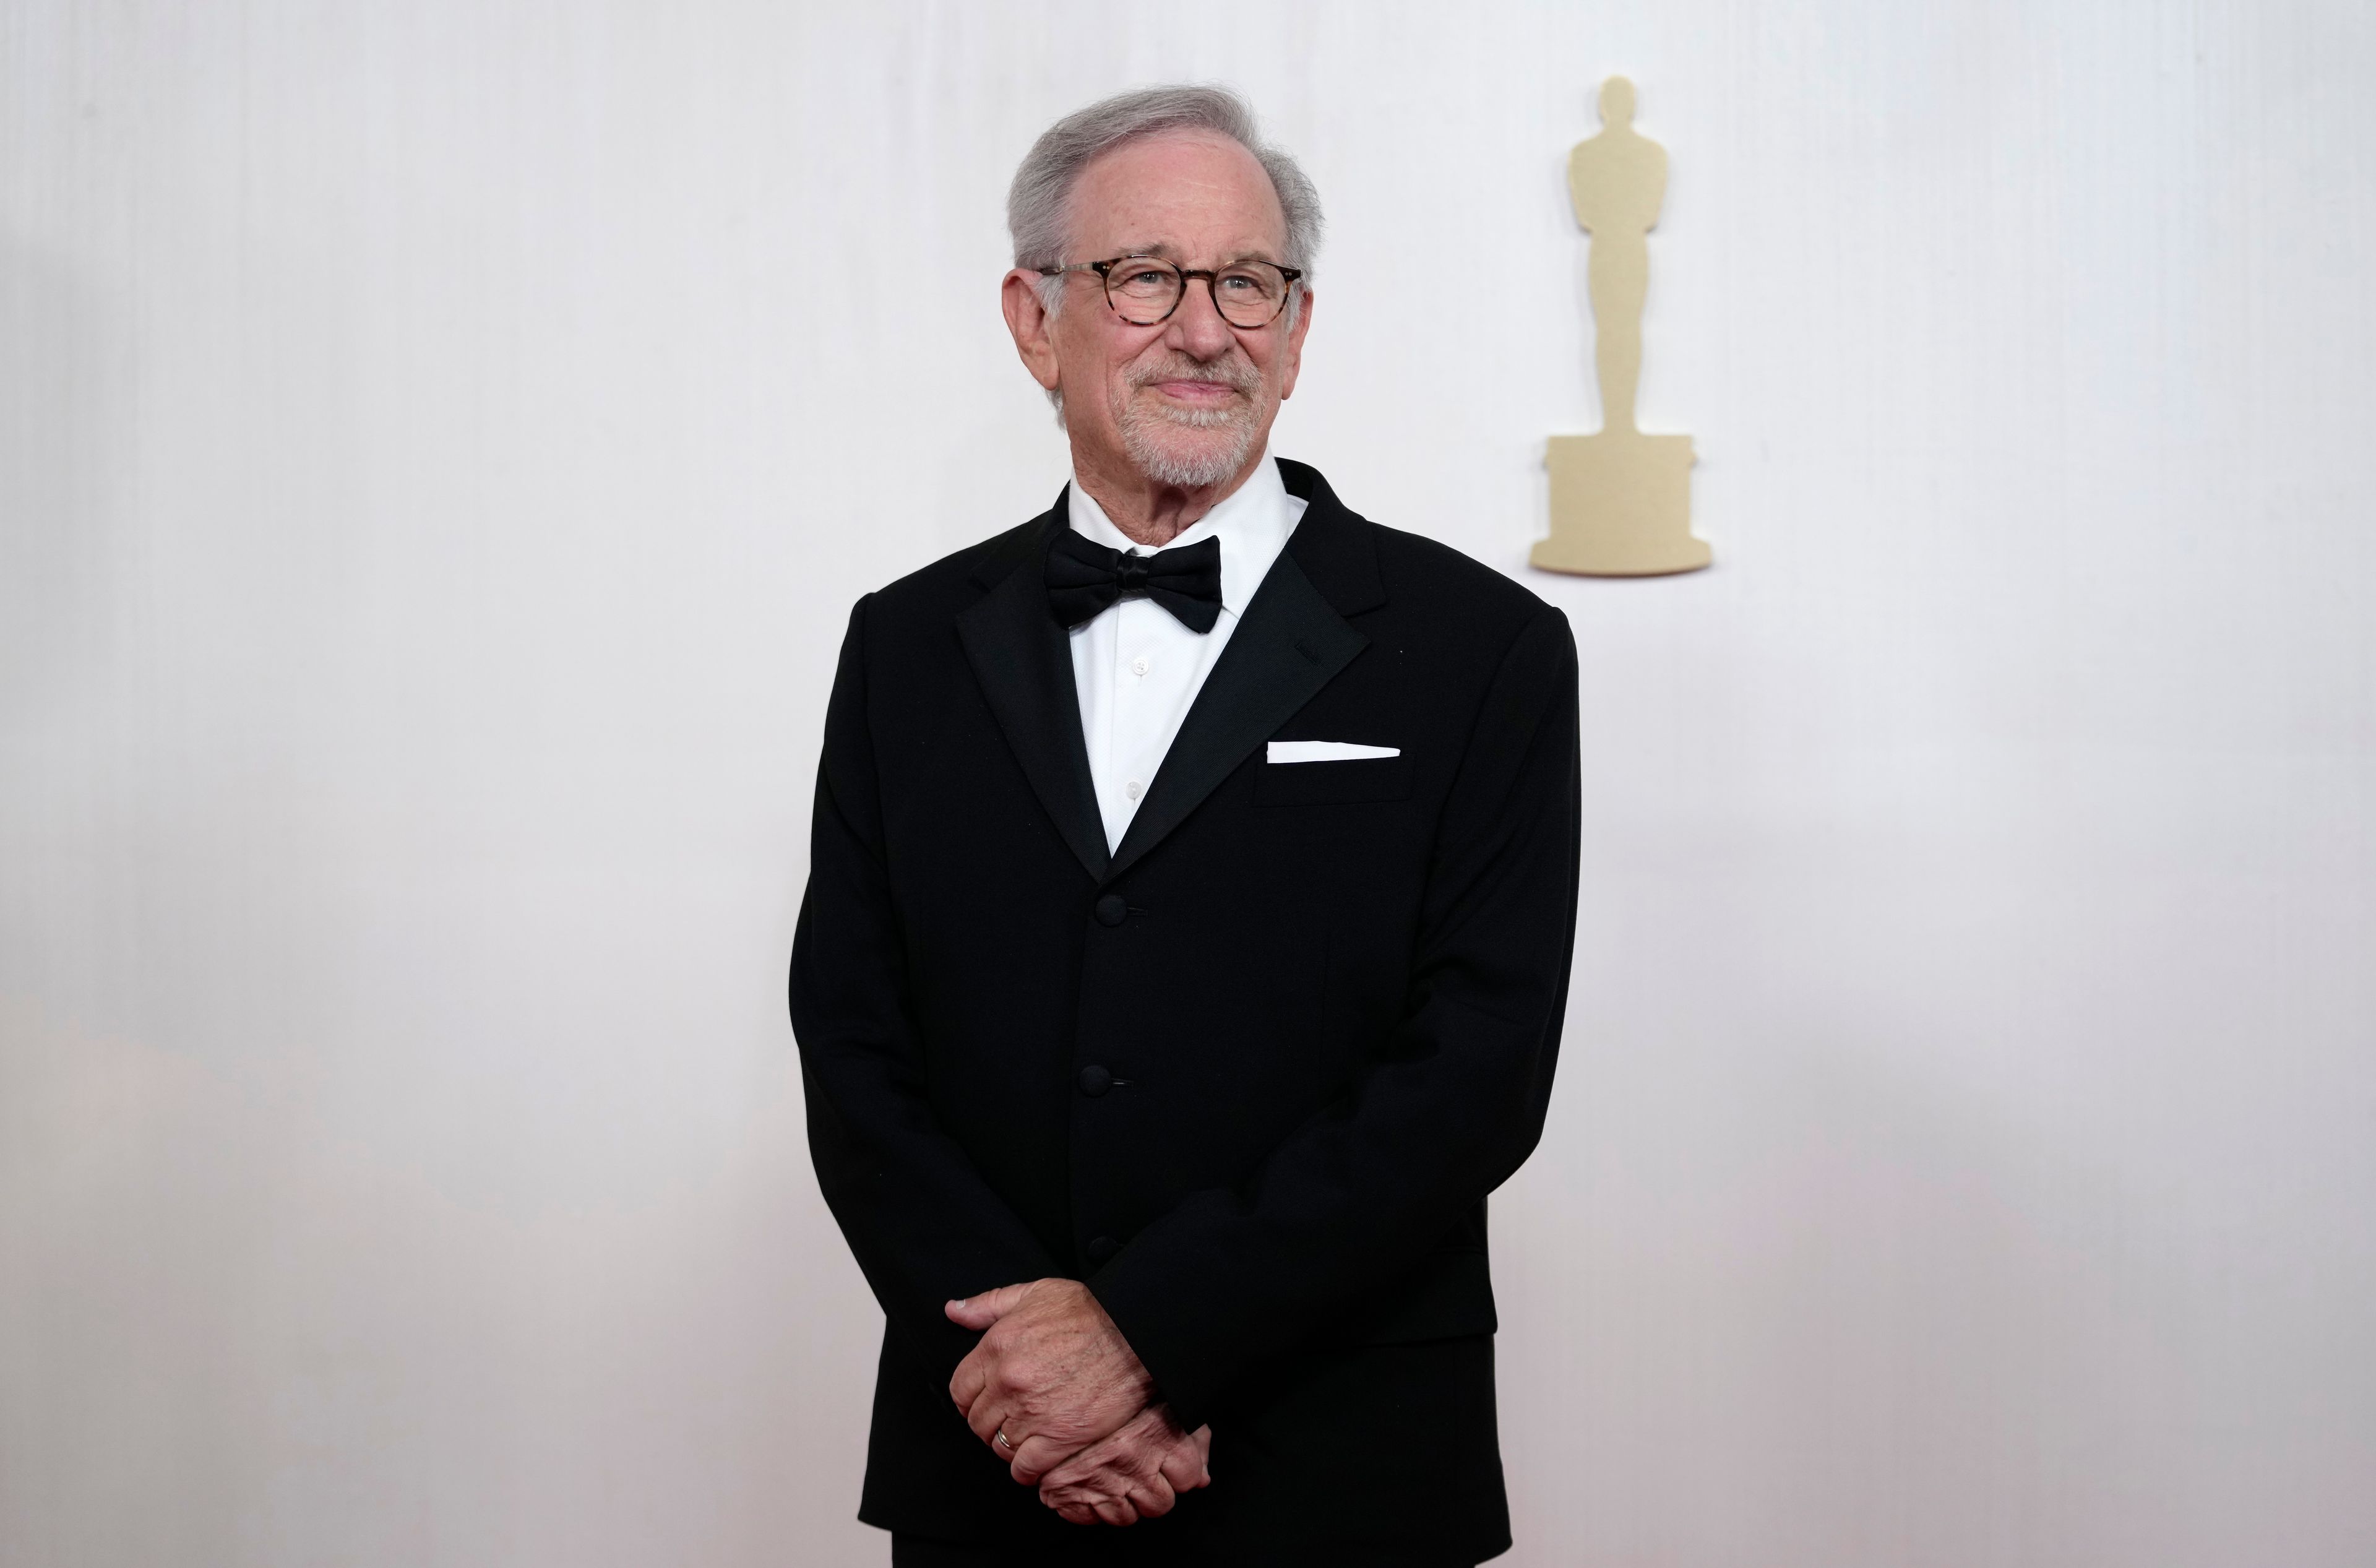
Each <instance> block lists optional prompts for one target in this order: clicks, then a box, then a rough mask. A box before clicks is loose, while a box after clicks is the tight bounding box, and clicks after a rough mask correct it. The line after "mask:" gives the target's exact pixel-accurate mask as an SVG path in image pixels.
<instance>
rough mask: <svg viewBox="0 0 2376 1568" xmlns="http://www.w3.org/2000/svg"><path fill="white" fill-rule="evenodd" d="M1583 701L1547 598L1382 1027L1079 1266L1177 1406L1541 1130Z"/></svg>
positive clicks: (1421, 1227) (1454, 797) (1465, 793)
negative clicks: (1112, 1248)
mask: <svg viewBox="0 0 2376 1568" xmlns="http://www.w3.org/2000/svg"><path fill="white" fill-rule="evenodd" d="M1576 702H1577V697H1576V660H1575V644H1574V638H1573V637H1572V636H1570V635H1569V632H1568V626H1567V620H1566V617H1564V616H1562V614H1561V613H1560V612H1558V611H1557V610H1555V609H1552V608H1551V607H1550V606H1545V607H1543V608H1542V609H1541V610H1540V611H1539V612H1537V614H1536V615H1535V616H1534V618H1533V619H1532V620H1531V621H1530V622H1528V623H1527V624H1526V625H1525V626H1524V627H1523V628H1522V629H1521V631H1520V632H1519V634H1518V636H1516V638H1515V640H1514V641H1513V643H1512V644H1511V646H1510V647H1509V649H1508V651H1507V653H1506V654H1505V655H1504V657H1503V660H1502V663H1501V666H1500V669H1499V671H1497V673H1496V674H1495V676H1494V679H1493V681H1492V683H1491V686H1490V688H1489V689H1488V692H1487V695H1486V697H1485V700H1484V703H1483V705H1482V707H1480V709H1479V713H1478V716H1477V719H1476V722H1475V726H1474V728H1473V730H1472V731H1471V734H1470V738H1469V741H1468V743H1467V750H1466V753H1465V754H1464V755H1463V757H1462V759H1461V764H1460V767H1459V771H1458V773H1457V776H1456V778H1455V781H1454V784H1453V787H1452V790H1451V791H1450V794H1449V796H1448V798H1447V800H1446V802H1445V805H1444V808H1443V815H1442V817H1441V819H1440V821H1439V825H1438V831H1437V837H1436V841H1435V849H1434V853H1433V858H1432V863H1431V866H1430V868H1429V876H1428V885H1427V890H1426V894H1425V897H1424V902H1423V905H1422V913H1421V919H1420V929H1419V932H1418V934H1417V940H1416V943H1415V945H1414V948H1413V968H1412V980H1411V984H1410V989H1409V992H1408V1000H1407V1002H1406V1004H1405V1008H1404V1012H1403V1016H1402V1017H1401V1019H1400V1021H1399V1023H1398V1024H1397V1025H1396V1028H1395V1029H1394V1031H1393V1034H1392V1036H1391V1037H1390V1038H1389V1039H1384V1040H1381V1041H1379V1042H1378V1047H1377V1049H1376V1050H1375V1051H1373V1052H1372V1060H1371V1065H1370V1067H1369V1068H1368V1070H1367V1071H1366V1072H1365V1074H1364V1075H1362V1077H1361V1078H1360V1080H1358V1081H1357V1082H1356V1084H1355V1085H1354V1086H1353V1087H1352V1088H1351V1090H1350V1091H1349V1092H1348V1094H1347V1095H1346V1096H1345V1097H1343V1098H1342V1099H1339V1100H1338V1101H1337V1102H1336V1103H1335V1104H1333V1105H1331V1106H1329V1107H1328V1108H1326V1109H1325V1110H1324V1111H1321V1112H1319V1113H1318V1114H1316V1115H1315V1116H1314V1117H1313V1118H1312V1119H1311V1120H1310V1121H1308V1122H1306V1123H1304V1124H1303V1125H1302V1126H1301V1127H1300V1128H1299V1129H1297V1131H1296V1132H1295V1133H1294V1134H1291V1135H1290V1136H1289V1138H1288V1139H1287V1140H1286V1141H1285V1142H1283V1143H1282V1144H1280V1145H1279V1146H1277V1148H1276V1149H1274V1150H1273V1151H1272V1153H1271V1154H1270V1156H1269V1157H1268V1158H1267V1159H1265V1161H1264V1163H1263V1164H1262V1165H1261V1167H1260V1168H1259V1169H1258V1170H1257V1171H1256V1173H1255V1174H1254V1176H1253V1178H1252V1179H1251V1180H1249V1181H1247V1182H1243V1183H1241V1184H1240V1185H1237V1186H1234V1187H1230V1188H1228V1189H1214V1190H1207V1191H1205V1192H1201V1193H1197V1194H1193V1195H1191V1196H1190V1197H1189V1198H1188V1199H1187V1200H1185V1201H1184V1202H1182V1203H1181V1204H1180V1205H1178V1206H1175V1207H1174V1208H1173V1209H1171V1210H1170V1212H1169V1213H1168V1214H1166V1215H1165V1216H1164V1217H1163V1218H1160V1219H1158V1220H1157V1221H1156V1222H1155V1223H1154V1224H1153V1225H1151V1226H1149V1227H1147V1228H1146V1229H1145V1230H1142V1231H1141V1232H1139V1233H1138V1234H1137V1235H1136V1236H1135V1237H1133V1238H1132V1240H1131V1241H1130V1243H1129V1245H1127V1246H1125V1247H1124V1248H1123V1251H1122V1252H1121V1253H1119V1254H1117V1255H1116V1256H1115V1257H1114V1258H1113V1260H1112V1261H1111V1263H1109V1264H1108V1265H1106V1266H1105V1267H1104V1268H1102V1269H1101V1270H1099V1272H1098V1274H1097V1275H1096V1276H1095V1277H1093V1278H1092V1279H1091V1280H1090V1281H1089V1287H1090V1289H1092V1290H1093V1291H1094V1292H1095V1293H1096V1295H1097V1297H1098V1299H1099V1301H1101V1302H1102V1303H1103V1304H1104V1306H1105V1308H1106V1311H1107V1312H1108V1313H1110V1314H1111V1316H1112V1317H1113V1319H1114V1321H1115V1324H1117V1325H1118V1326H1119V1327H1120V1328H1121V1329H1122V1331H1123V1336H1124V1337H1126V1338H1127V1339H1128V1340H1129V1341H1130V1344H1131V1346H1132V1348H1134V1349H1135V1350H1136V1351H1137V1352H1138V1355H1139V1358H1140V1359H1141V1360H1143V1361H1144V1362H1145V1363H1146V1367H1147V1370H1148V1371H1149V1372H1151V1373H1152V1374H1153V1375H1154V1378H1155V1381H1156V1384H1157V1385H1158V1387H1159V1388H1161V1390H1162V1391H1163V1394H1164V1396H1165V1397H1166V1398H1167V1399H1169V1400H1170V1403H1171V1406H1172V1408H1173V1410H1174V1411H1175V1413H1176V1414H1178V1415H1179V1417H1180V1419H1181V1420H1184V1421H1186V1422H1187V1423H1188V1424H1189V1425H1190V1426H1192V1427H1193V1426H1195V1425H1197V1424H1200V1423H1201V1422H1203V1421H1204V1420H1207V1419H1209V1417H1210V1415H1211V1413H1212V1411H1213V1409H1214V1408H1215V1407H1216V1406H1217V1404H1218V1403H1219V1402H1221V1401H1223V1400H1225V1399H1226V1398H1227V1397H1228V1396H1230V1394H1231V1393H1232V1392H1233V1391H1235V1390H1236V1388H1237V1387H1238V1385H1239V1384H1241V1382H1242V1381H1243V1380H1244V1379H1245V1378H1246V1376H1247V1374H1248V1373H1249V1372H1250V1371H1251V1370H1252V1369H1253V1368H1255V1367H1256V1366H1257V1365H1259V1363H1261V1362H1262V1361H1263V1360H1265V1359H1267V1358H1269V1357H1272V1356H1275V1355H1277V1354H1278V1353H1280V1352H1282V1351H1285V1350H1288V1349H1290V1348H1294V1347H1295V1346H1296V1345H1297V1344H1298V1343H1299V1342H1300V1341H1302V1340H1305V1339H1307V1338H1308V1337H1309V1336H1312V1335H1313V1333H1315V1332H1317V1331H1319V1330H1320V1329H1322V1328H1324V1327H1325V1326H1326V1325H1327V1324H1330V1323H1331V1322H1335V1321H1341V1320H1342V1319H1343V1318H1344V1317H1345V1316H1347V1315H1348V1314H1349V1313H1351V1312H1352V1311H1353V1310H1354V1309H1355V1308H1356V1307H1357V1306H1358V1305H1359V1304H1360V1301H1361V1298H1362V1295H1363V1293H1364V1292H1365V1291H1369V1290H1373V1289H1377V1288H1378V1287H1380V1286H1382V1285H1384V1284H1387V1283H1390V1282H1391V1281H1392V1280H1393V1279H1394V1278H1396V1276H1397V1275H1398V1274H1399V1273H1401V1272H1402V1271H1403V1270H1405V1269H1408V1268H1409V1267H1411V1266H1413V1265H1416V1264H1417V1263H1418V1262H1419V1261H1420V1258H1421V1257H1422V1256H1423V1254H1424V1253H1426V1252H1427V1251H1428V1250H1429V1249H1430V1248H1432V1246H1434V1245H1435V1244H1436V1243H1437V1242H1438V1241H1440V1239H1441V1238H1442V1237H1443V1234H1444V1233H1445V1232H1446V1231H1447V1230H1449V1229H1451V1228H1452V1227H1453V1226H1454V1225H1455V1223H1456V1221H1457V1219H1458V1218H1459V1217H1460V1216H1461V1215H1462V1214H1463V1213H1464V1212H1466V1211H1467V1210H1468V1209H1470V1208H1472V1207H1473V1206H1475V1205H1476V1204H1477V1203H1479V1201H1480V1200H1481V1199H1483V1198H1484V1196H1485V1195H1486V1194H1488V1193H1490V1192H1491V1191H1492V1190H1493V1189H1494V1188H1495V1187H1497V1186H1499V1185H1500V1184H1501V1183H1502V1182H1503V1181H1505V1180H1507V1179H1508V1178H1509V1176H1510V1175H1511V1173H1512V1172H1513V1171H1515V1170H1517V1168H1518V1166H1519V1165H1520V1163H1521V1162H1523V1161H1524V1160H1525V1159H1526V1158H1527V1154H1528V1153H1530V1152H1531V1151H1532V1150H1533V1148H1534V1146H1535V1144H1536V1142H1537V1140H1538V1138H1539V1137H1540V1136H1541V1134H1542V1127H1543V1117H1544V1113H1545V1111H1546V1109H1547V1106H1548V1103H1549V1099H1550V1083H1551V1069H1552V1066H1553V1063H1554V1062H1555V1059H1556V1057H1557V1055H1558V1050H1559V1038H1560V1026H1561V1023H1562V1016H1563V1015H1564V1013H1565V1009H1566V1002H1567V983H1568V969H1569V965H1570V961H1571V958H1572V956H1573V953H1574V939H1575V903H1576V875H1577V855H1578V818H1579V814H1580V811H1581V797H1580V785H1579V779H1578V763H1579V759H1578V750H1577V711H1576Z"/></svg>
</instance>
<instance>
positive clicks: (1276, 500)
mask: <svg viewBox="0 0 2376 1568" xmlns="http://www.w3.org/2000/svg"><path fill="white" fill-rule="evenodd" d="M1068 495H1069V506H1068V510H1069V511H1070V513H1071V521H1072V525H1073V531H1074V532H1075V533H1077V534H1079V535H1081V536H1082V537H1083V538H1086V539H1091V540H1096V541H1097V542H1098V543H1099V544H1102V545H1104V546H1106V547H1107V548H1108V549H1110V550H1121V551H1125V552H1127V551H1136V552H1139V553H1140V554H1142V555H1149V554H1152V553H1154V552H1152V551H1150V550H1148V549H1147V547H1146V545H1143V544H1140V543H1138V542H1137V541H1135V540H1133V539H1132V538H1131V537H1130V536H1129V535H1128V534H1126V533H1124V532H1123V531H1122V529H1118V528H1116V527H1114V525H1113V519H1111V517H1107V516H1106V513H1105V508H1104V507H1102V506H1100V505H1098V504H1097V500H1096V498H1095V497H1093V496H1091V495H1090V494H1089V493H1088V492H1087V491H1086V490H1083V489H1082V488H1081V481H1080V479H1079V477H1078V476H1077V475H1075V478H1074V480H1073V482H1072V485H1071V486H1070V489H1069V491H1068ZM1293 499H1294V498H1293V497H1292V496H1290V495H1289V494H1288V493H1287V482H1286V481H1284V480H1282V479H1280V478H1279V474H1278V465H1277V463H1276V462H1273V461H1272V460H1271V455H1270V452H1269V450H1268V448H1265V450H1264V452H1263V460H1262V461H1261V462H1259V463H1257V464H1255V465H1254V471H1253V472H1252V473H1250V474H1248V475H1247V476H1246V482H1245V483H1243V484H1241V485H1240V486H1238V488H1237V489H1235V490H1233V491H1231V492H1230V493H1229V495H1228V496H1227V497H1226V498H1225V499H1223V500H1222V501H1221V503H1220V504H1219V505H1217V506H1215V507H1214V508H1213V509H1212V510H1211V511H1209V512H1207V513H1206V514H1205V515H1204V516H1203V517H1199V518H1197V519H1196V521H1195V522H1194V524H1193V525H1191V526H1190V527H1188V528H1186V529H1182V530H1181V533H1180V536H1179V537H1178V538H1177V539H1174V540H1172V541H1171V542H1170V544H1167V545H1165V546H1164V547H1163V548H1164V549H1166V550H1170V549H1173V548H1175V547H1177V546H1179V545H1183V544H1197V543H1201V542H1202V541H1204V540H1208V539H1218V540H1220V541H1221V608H1222V609H1223V610H1226V611H1228V612H1230V614H1231V615H1232V616H1237V615H1242V614H1244V613H1245V611H1246V605H1247V603H1248V602H1249V601H1251V600H1253V596H1254V590H1255V589H1256V588H1260V587H1262V580H1263V578H1265V576H1269V575H1270V569H1271V565H1272V564H1273V563H1274V562H1276V561H1277V559H1278V552H1280V551H1282V550H1284V549H1286V548H1287V536H1288V535H1289V534H1290V533H1292V532H1294V531H1295V522H1296V518H1297V517H1298V516H1299V515H1301V512H1302V508H1301V506H1295V505H1290V503H1291V502H1292V501H1293Z"/></svg>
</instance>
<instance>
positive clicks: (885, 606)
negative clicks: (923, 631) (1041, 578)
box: [861, 512, 1049, 626]
mask: <svg viewBox="0 0 2376 1568" xmlns="http://www.w3.org/2000/svg"><path fill="white" fill-rule="evenodd" d="M1048 519H1049V514H1047V513H1044V512H1043V513H1041V514H1040V516H1039V517H1034V518H1032V519H1031V520H1030V521H1028V522H1026V523H1018V524H1016V526H1015V527H1014V528H1011V529H1007V530H1006V531H1005V532H1004V533H999V534H993V535H992V536H991V537H990V538H988V539H985V540H981V541H980V543H977V544H969V545H967V546H966V547H965V548H964V549H963V550H959V551H955V552H951V553H949V554H947V555H944V556H942V557H941V558H940V559H939V560H937V561H935V562H933V563H932V564H930V565H928V566H920V567H918V568H917V569H916V570H915V571H912V572H910V573H909V574H908V575H907V576H904V577H900V578H897V580H895V581H892V582H889V583H886V584H885V585H884V586H883V587H881V588H877V589H875V590H874V591H873V593H871V594H868V595H867V596H866V597H865V599H864V600H861V603H862V605H863V607H864V611H865V613H866V616H867V618H868V619H869V620H870V621H877V620H879V621H882V622H885V623H887V624H894V625H897V626H911V625H914V624H919V623H923V622H933V621H945V620H948V619H950V618H951V617H953V616H956V615H960V614H963V613H964V612H966V611H967V610H968V609H970V608H972V606H973V605H974V604H976V603H977V602H979V601H980V599H981V597H982V595H984V594H986V593H988V592H989V591H990V590H991V589H992V588H996V587H997V586H998V585H999V584H1000V583H1001V582H1004V580H1005V579H1006V577H1007V576H1009V574H1011V573H1013V572H1014V571H1015V570H1016V568H1018V567H1020V566H1021V565H1022V564H1024V563H1025V562H1026V561H1027V560H1028V559H1029V558H1030V555H1031V550H1032V546H1033V545H1034V544H1036V543H1037V542H1038V541H1039V540H1040V534H1041V530H1042V529H1045V528H1046V527H1047V524H1048Z"/></svg>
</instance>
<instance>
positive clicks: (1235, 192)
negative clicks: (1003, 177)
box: [1066, 131, 1287, 262]
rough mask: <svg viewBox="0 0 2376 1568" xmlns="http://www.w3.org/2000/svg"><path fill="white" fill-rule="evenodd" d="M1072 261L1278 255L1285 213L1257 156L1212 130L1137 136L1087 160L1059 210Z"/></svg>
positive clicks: (1234, 258) (1284, 241)
mask: <svg viewBox="0 0 2376 1568" xmlns="http://www.w3.org/2000/svg"><path fill="white" fill-rule="evenodd" d="M1066 219H1067V222H1066V227H1067V229H1068V230H1069V231H1070V232H1071V234H1072V239H1073V244H1072V246H1071V249H1072V252H1073V255H1074V258H1075V259H1076V260H1094V259H1098V258H1100V257H1104V256H1110V255H1161V256H1167V257H1170V259H1172V260H1175V261H1184V262H1202V261H1242V260H1247V259H1253V258H1258V259H1261V260H1265V261H1278V260H1282V259H1284V256H1285V252H1286V247H1287V213H1286V210H1285V209H1284V208H1281V207H1280V206H1279V201H1278V192H1277V190H1276V189H1275V188H1273V186H1272V184H1271V182H1270V175H1269V174H1268V173H1266V172H1265V171H1264V169H1263V166H1262V164H1261V163H1260V162H1258V161H1256V160H1255V158H1254V155H1253V153H1251V152H1248V151H1247V150H1246V149H1245V148H1243V147H1241V146H1240V145H1239V144H1238V143H1236V142H1234V141H1232V140H1230V138H1229V137H1225V136H1221V135H1219V134H1218V133H1217V132H1212V131H1166V132H1158V133H1157V134H1156V135H1154V136H1148V137H1138V138H1137V139H1136V140H1134V141H1128V142H1124V143H1123V145H1122V146H1120V147H1118V148H1113V149H1112V150H1111V151H1109V152H1105V153H1102V154H1100V155H1099V156H1098V157H1097V158H1096V159H1094V160H1091V162H1090V163H1089V165H1088V167H1087V168H1086V169H1083V170H1082V171H1081V177H1080V178H1079V180H1077V181H1076V182H1075V184H1074V185H1073V192H1072V199H1071V203H1070V207H1069V210H1068V211H1067V214H1066Z"/></svg>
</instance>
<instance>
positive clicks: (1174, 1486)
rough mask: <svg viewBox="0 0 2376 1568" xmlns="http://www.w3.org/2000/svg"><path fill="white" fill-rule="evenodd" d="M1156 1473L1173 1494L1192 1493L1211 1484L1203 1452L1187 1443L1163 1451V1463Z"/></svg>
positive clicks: (1191, 1443) (1177, 1444) (1183, 1442)
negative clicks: (1167, 1484)
mask: <svg viewBox="0 0 2376 1568" xmlns="http://www.w3.org/2000/svg"><path fill="white" fill-rule="evenodd" d="M1157 1473H1158V1474H1159V1475H1161V1476H1162V1478H1163V1479H1164V1480H1165V1481H1166V1482H1167V1483H1169V1485H1170V1488H1171V1490H1172V1491H1175V1492H1181V1491H1195V1490H1196V1489H1197V1488H1198V1487H1202V1486H1210V1485H1211V1484H1212V1482H1213V1476H1212V1472H1211V1471H1209V1470H1207V1469H1206V1467H1205V1455H1204V1454H1203V1452H1202V1451H1201V1450H1200V1449H1199V1448H1198V1447H1197V1445H1196V1444H1195V1443H1193V1442H1187V1441H1182V1442H1180V1443H1173V1444H1172V1445H1171V1446H1170V1447H1169V1448H1167V1449H1165V1450H1164V1451H1163V1463H1162V1465H1161V1466H1160V1467H1159V1468H1158V1472H1157Z"/></svg>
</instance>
